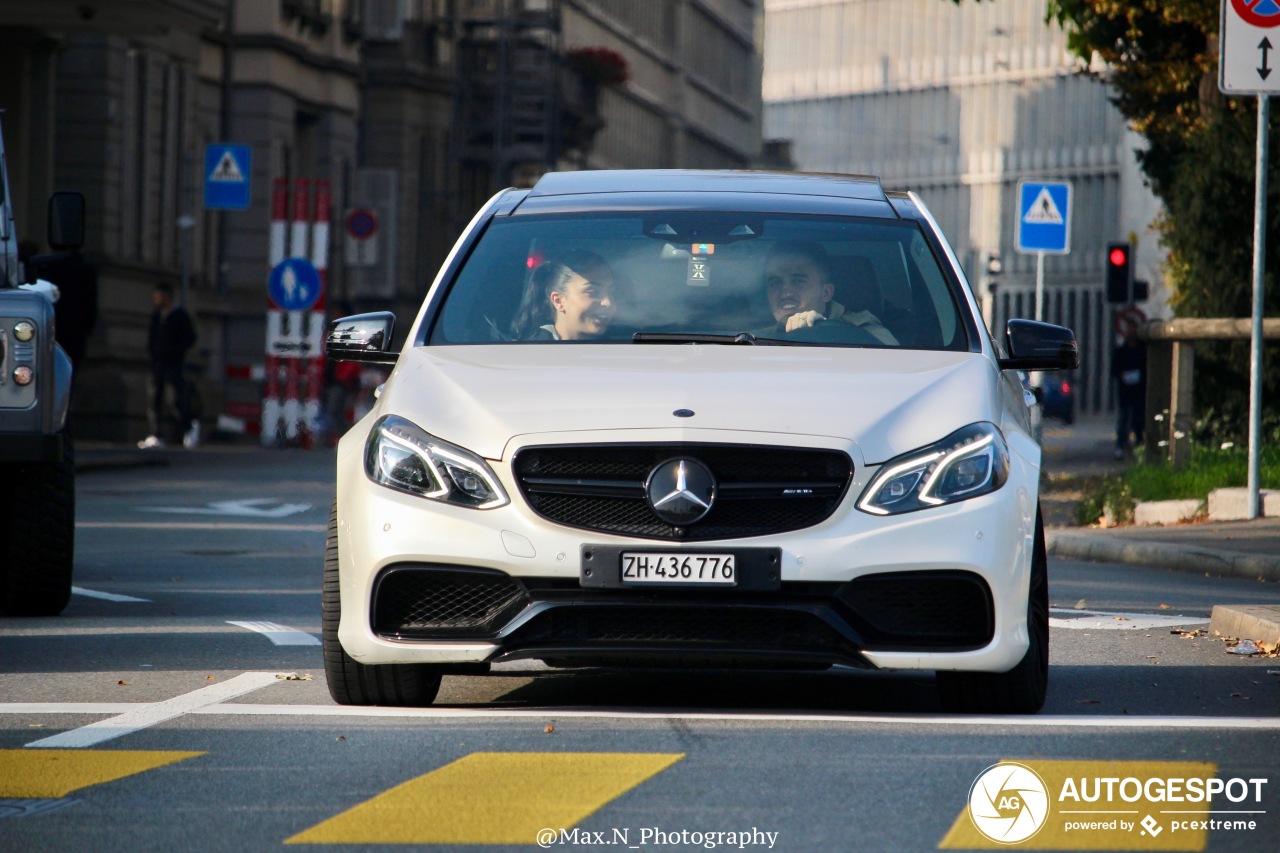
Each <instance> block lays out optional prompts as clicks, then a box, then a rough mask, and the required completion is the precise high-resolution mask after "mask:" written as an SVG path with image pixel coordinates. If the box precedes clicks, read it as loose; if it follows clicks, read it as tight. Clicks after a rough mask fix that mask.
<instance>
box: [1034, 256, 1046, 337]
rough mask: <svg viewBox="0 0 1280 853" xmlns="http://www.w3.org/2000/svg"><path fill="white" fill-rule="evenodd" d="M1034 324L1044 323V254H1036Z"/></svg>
mask: <svg viewBox="0 0 1280 853" xmlns="http://www.w3.org/2000/svg"><path fill="white" fill-rule="evenodd" d="M1036 322H1044V252H1036Z"/></svg>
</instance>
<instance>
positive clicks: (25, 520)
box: [0, 450, 76, 616]
mask: <svg viewBox="0 0 1280 853" xmlns="http://www.w3.org/2000/svg"><path fill="white" fill-rule="evenodd" d="M0 481H3V489H4V491H5V492H6V494H5V495H4V496H3V498H0V614H4V615H5V616H57V615H58V614H59V613H61V612H62V610H63V608H65V607H66V606H67V602H68V601H70V600H71V574H72V569H73V566H74V563H75V539H76V472H75V464H74V462H73V461H72V459H71V454H70V452H69V450H68V452H67V454H66V456H65V457H64V458H63V460H62V461H61V462H20V463H15V464H13V465H6V466H4V468H3V470H0Z"/></svg>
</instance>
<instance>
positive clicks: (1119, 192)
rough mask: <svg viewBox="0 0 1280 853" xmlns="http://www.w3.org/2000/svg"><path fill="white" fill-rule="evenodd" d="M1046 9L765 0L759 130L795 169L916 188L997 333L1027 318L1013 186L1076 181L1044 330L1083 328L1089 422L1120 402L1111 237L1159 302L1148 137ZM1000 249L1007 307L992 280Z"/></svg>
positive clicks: (927, 1) (1036, 4) (1023, 2)
mask: <svg viewBox="0 0 1280 853" xmlns="http://www.w3.org/2000/svg"><path fill="white" fill-rule="evenodd" d="M1045 6H1046V4H1045V0H1000V2H997V3H975V2H972V1H971V0H970V2H965V3H961V4H959V5H958V6H957V5H954V4H952V3H947V2H940V0H766V4H765V8H766V29H767V32H768V40H767V42H766V53H765V74H764V100H765V111H764V115H765V136H766V137H779V138H788V139H790V140H791V142H792V147H791V151H792V156H793V158H794V160H795V163H796V166H797V168H799V169H804V170H813V171H836V172H850V173H860V174H870V175H878V176H880V178H881V180H882V181H883V182H884V184H885V186H886V187H889V188H896V189H911V190H915V191H916V192H918V193H919V194H920V195H921V197H922V198H923V199H924V200H925V202H926V203H927V204H928V205H929V207H930V209H931V210H932V211H933V213H934V215H935V216H936V217H937V219H938V221H939V224H940V225H941V226H942V228H943V231H944V232H945V233H946V234H947V235H948V237H949V238H950V240H951V242H952V244H953V245H954V246H955V248H956V252H957V254H958V256H959V257H960V259H961V261H962V263H963V264H964V266H965V269H966V271H967V274H968V277H969V280H970V281H971V282H973V284H974V286H975V292H977V293H978V294H979V295H980V296H986V297H987V300H988V303H989V304H988V306H987V307H988V314H989V316H990V317H991V323H992V328H993V329H996V330H999V329H1000V328H1002V327H1003V322H1004V320H1005V319H1006V318H1008V317H1012V316H1020V317H1030V316H1033V314H1034V300H1033V291H1034V286H1035V277H1036V258H1035V256H1034V255H1029V254H1020V253H1018V252H1017V251H1016V250H1015V228H1016V225H1017V219H1018V216H1019V215H1020V214H1019V211H1018V209H1017V207H1018V202H1017V197H1016V192H1017V186H1018V183H1019V182H1020V181H1041V180H1045V181H1048V180H1052V181H1062V180H1065V181H1070V182H1071V184H1072V189H1073V200H1072V208H1073V213H1072V219H1071V226H1070V248H1071V251H1070V253H1069V254H1066V255H1049V256H1047V257H1046V259H1045V282H1046V292H1047V300H1046V313H1045V319H1046V320H1049V321H1051V322H1061V323H1063V324H1065V325H1069V326H1072V327H1074V328H1075V329H1076V331H1077V335H1078V336H1079V338H1080V340H1081V343H1082V346H1083V352H1084V355H1085V362H1084V365H1083V366H1082V367H1081V369H1080V371H1078V373H1077V376H1076V377H1075V379H1076V384H1077V388H1078V389H1079V390H1080V391H1081V392H1082V393H1081V395H1080V396H1079V397H1078V400H1079V402H1080V403H1081V406H1082V408H1083V409H1084V410H1086V411H1097V410H1101V409H1105V408H1109V403H1108V399H1107V398H1108V392H1109V382H1108V379H1107V377H1108V365H1109V356H1110V342H1111V334H1110V313H1109V312H1110V308H1109V307H1108V306H1107V305H1106V304H1105V302H1104V301H1103V294H1102V282H1103V273H1104V270H1103V263H1104V261H1103V256H1104V254H1105V251H1104V250H1105V247H1106V244H1107V243H1108V242H1109V241H1115V240H1128V239H1131V238H1133V239H1136V242H1137V245H1138V247H1139V248H1138V251H1137V278H1140V279H1145V280H1147V281H1149V282H1150V284H1151V289H1152V293H1153V297H1154V298H1153V299H1152V301H1151V302H1150V303H1148V305H1147V308H1148V310H1154V309H1153V308H1152V306H1153V305H1160V304H1162V303H1163V299H1162V298H1161V293H1160V291H1161V288H1160V263H1161V260H1162V254H1161V252H1160V251H1159V248H1158V246H1157V241H1156V236H1155V234H1154V233H1153V232H1152V230H1151V224H1152V221H1153V220H1154V218H1155V216H1156V215H1157V213H1158V211H1159V206H1158V203H1157V202H1156V200H1155V199H1154V197H1153V196H1152V195H1151V194H1150V192H1149V191H1148V190H1147V189H1146V188H1145V186H1144V184H1143V181H1142V176H1141V174H1140V173H1139V170H1138V166H1137V161H1136V158H1135V156H1134V149H1135V148H1137V147H1139V145H1140V144H1141V140H1140V139H1139V138H1138V137H1137V136H1136V135H1134V134H1132V133H1131V132H1130V131H1128V130H1127V129H1126V127H1125V123H1124V120H1123V118H1122V117H1121V115H1120V114H1119V112H1118V111H1117V110H1116V109H1115V107H1114V106H1113V105H1112V104H1111V103H1110V101H1109V100H1108V98H1109V96H1110V91H1109V90H1108V88H1107V86H1106V83H1105V79H1103V78H1100V77H1099V76H1095V75H1090V74H1088V73H1085V72H1087V71H1095V72H1104V71H1105V69H1103V68H1101V67H1097V68H1092V69H1090V68H1086V67H1083V66H1082V64H1081V62H1080V60H1079V59H1078V58H1076V57H1075V56H1074V55H1072V54H1070V53H1069V52H1068V51H1067V48H1066V36H1065V34H1064V33H1063V32H1062V30H1061V29H1060V28H1058V27H1057V26H1056V25H1053V24H1048V23H1046V22H1045ZM992 255H999V256H1000V258H1001V261H1002V264H1003V272H1002V274H1001V275H1000V277H999V290H998V296H997V298H995V299H994V300H992V299H991V298H990V293H989V290H988V288H987V286H986V285H987V276H986V270H987V266H988V260H989V258H990V257H991V256H992Z"/></svg>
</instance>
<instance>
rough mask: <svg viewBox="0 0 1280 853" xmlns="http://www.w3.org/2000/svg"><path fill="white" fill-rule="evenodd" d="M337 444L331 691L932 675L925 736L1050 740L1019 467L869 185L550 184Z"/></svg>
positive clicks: (388, 327) (1025, 439)
mask: <svg viewBox="0 0 1280 853" xmlns="http://www.w3.org/2000/svg"><path fill="white" fill-rule="evenodd" d="M394 322H395V318H394V317H393V316H392V315H390V314H386V313H374V314H364V315H357V316H354V317H347V318H343V319H340V320H337V321H335V322H334V323H333V324H332V325H331V327H330V332H329V336H328V343H327V347H328V353H329V355H330V356H331V357H334V358H339V359H348V360H356V361H365V362H373V363H381V364H394V365H395V367H394V369H393V371H392V373H391V376H390V377H389V379H388V380H387V382H386V385H385V387H384V389H383V392H382V394H381V395H380V396H379V397H378V399H377V401H376V402H375V403H374V404H373V407H372V409H371V410H370V411H369V413H368V414H367V415H366V416H365V417H364V418H363V419H361V420H360V421H359V422H358V423H357V424H355V426H353V427H352V428H351V430H350V431H348V432H347V433H346V435H344V436H343V437H342V439H341V441H340V442H339V445H338V463H337V464H338V472H337V494H336V500H335V502H334V508H333V512H332V515H331V518H330V523H329V534H328V539H327V545H326V554H325V563H324V595H323V641H324V655H325V673H326V676H327V679H328V684H329V690H330V692H331V694H332V695H333V697H334V699H335V700H336V701H338V702H340V703H343V704H379V705H381V704H407V705H421V704H428V703H430V702H432V701H433V700H434V698H435V696H436V694H437V691H438V690H439V687H440V683H441V677H442V676H444V675H467V674H478V673H484V672H486V671H487V670H488V667H489V666H490V665H491V664H493V663H497V662H505V661H514V660H522V659H538V660H542V661H544V662H546V663H547V664H548V665H550V666H553V667H581V666H601V665H607V666H628V667H637V666H639V667H644V666H662V667H671V666H679V667H735V668H742V667H753V668H761V669H806V670H814V669H827V668H830V667H833V666H836V667H854V668H860V669H864V670H922V669H923V670H935V671H936V672H937V684H938V689H939V695H940V697H941V700H942V703H943V706H944V707H946V708H948V709H951V710H955V711H966V712H1018V713H1029V712H1034V711H1036V710H1038V709H1039V708H1040V707H1041V705H1042V704H1043V702H1044V697H1045V690H1046V685H1047V679H1048V661H1049V656H1048V653H1049V648H1048V646H1049V623H1048V579H1047V566H1046V557H1045V547H1044V532H1043V526H1042V523H1041V518H1040V511H1039V504H1038V501H1037V486H1038V482H1039V475H1040V447H1039V445H1038V444H1037V443H1036V442H1035V441H1034V440H1033V439H1032V437H1031V433H1030V418H1029V405H1028V400H1033V398H1032V397H1031V395H1029V394H1024V389H1023V386H1022V385H1021V379H1020V375H1019V371H1025V370H1054V369H1059V368H1072V367H1074V366H1075V365H1076V364H1077V363H1078V356H1077V353H1076V343H1075V339H1074V336H1073V335H1072V333H1071V332H1070V331H1069V330H1067V329H1064V328H1061V327H1058V326H1051V325H1048V324H1043V323H1035V322H1031V321H1027V320H1011V321H1010V322H1009V324H1008V326H1007V329H1006V333H1005V336H1004V347H1003V350H1002V351H997V349H996V348H995V347H994V345H993V342H992V340H991V338H990V336H989V335H988V334H987V333H986V332H985V329H984V327H983V325H982V317H981V314H980V312H979V309H978V306H977V304H976V303H975V301H974V297H973V294H972V292H971V289H970V287H969V284H968V283H967V282H966V280H965V278H964V274H963V272H962V270H961V267H960V265H959V263H958V261H957V260H956V257H955V255H954V254H953V252H952V251H951V249H950V247H949V246H948V245H947V243H946V240H945V238H944V237H943V235H942V233H941V231H940V230H939V229H938V226H937V225H936V223H935V222H934V220H933V218H932V217H931V216H930V214H929V212H928V211H927V210H926V209H925V207H924V204H923V203H922V202H921V201H920V199H919V198H918V197H917V196H915V195H914V194H908V193H901V192H885V191H884V190H883V189H882V188H881V186H880V183H879V181H878V180H876V179H875V178H860V177H840V176H829V175H828V176H815V175H797V174H766V173H747V172H680V171H634V172H629V171H618V172H611V171H593V172H576V173H552V174H548V175H546V176H544V177H543V178H542V179H541V180H540V181H539V182H538V184H537V185H536V186H535V187H533V189H531V190H515V189H512V190H506V191H504V192H501V193H499V194H498V195H496V196H495V197H494V198H493V199H492V200H491V201H490V202H489V203H488V204H487V205H486V206H485V207H484V209H482V210H481V211H480V212H479V214H477V216H476V217H475V219H474V220H473V221H472V223H471V225H470V226H469V227H468V228H467V230H466V231H465V233H463V235H462V236H461V238H460V239H459V241H458V244H457V246H456V248H455V250H454V251H453V253H452V254H451V255H450V257H449V260H448V261H447V262H446V264H445V266H444V268H443V269H442V270H441V271H440V273H439V275H438V276H437V278H436V280H435V282H434V284H433V285H432V287H431V289H430V291H429V292H428V294H427V297H426V300H425V302H424V304H423V306H422V308H421V310H420V312H419V313H418V316H417V319H416V320H415V321H414V323H413V326H412V328H411V329H410V331H409V334H408V336H407V342H406V344H405V346H404V348H403V350H402V351H400V352H399V353H395V352H392V351H391V350H390V342H391V339H392V327H393V324H394Z"/></svg>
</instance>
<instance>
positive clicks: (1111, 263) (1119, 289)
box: [1106, 243, 1133, 305]
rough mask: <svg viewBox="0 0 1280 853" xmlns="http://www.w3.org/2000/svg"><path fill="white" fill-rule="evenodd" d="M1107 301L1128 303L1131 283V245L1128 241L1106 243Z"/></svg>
mask: <svg viewBox="0 0 1280 853" xmlns="http://www.w3.org/2000/svg"><path fill="white" fill-rule="evenodd" d="M1106 267H1107V279H1106V281H1107V301H1108V302H1111V303H1113V304H1119V305H1125V304H1128V303H1129V302H1130V301H1131V299H1130V297H1131V294H1132V287H1131V285H1132V283H1133V247H1131V246H1130V245H1129V244H1128V243H1108V244H1107V264H1106Z"/></svg>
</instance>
